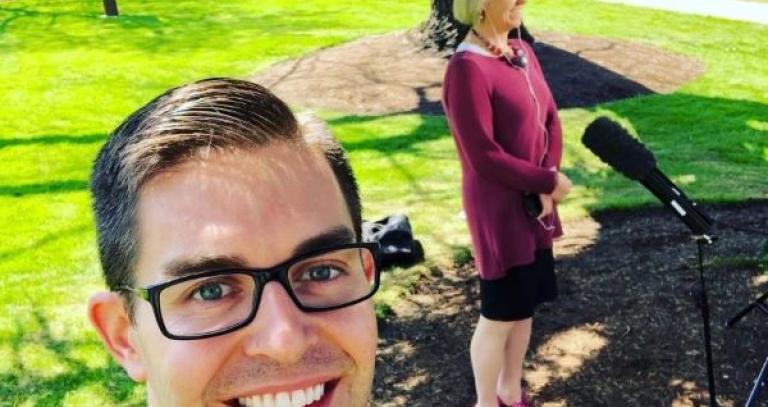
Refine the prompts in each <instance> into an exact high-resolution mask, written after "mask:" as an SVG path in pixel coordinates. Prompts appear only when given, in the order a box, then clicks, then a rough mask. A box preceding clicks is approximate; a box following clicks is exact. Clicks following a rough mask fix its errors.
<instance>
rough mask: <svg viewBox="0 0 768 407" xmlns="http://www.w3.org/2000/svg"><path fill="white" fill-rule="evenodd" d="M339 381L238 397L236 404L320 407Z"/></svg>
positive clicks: (271, 406) (253, 406)
mask: <svg viewBox="0 0 768 407" xmlns="http://www.w3.org/2000/svg"><path fill="white" fill-rule="evenodd" d="M337 382H338V380H334V381H330V382H325V383H319V384H316V385H312V386H307V387H305V388H302V389H296V390H291V391H280V392H275V393H262V394H255V395H252V396H246V397H238V398H237V404H235V405H237V406H240V407H305V406H309V407H319V406H322V405H324V402H325V401H327V399H328V398H329V396H330V393H331V392H332V391H333V388H334V387H335V386H336V383H337Z"/></svg>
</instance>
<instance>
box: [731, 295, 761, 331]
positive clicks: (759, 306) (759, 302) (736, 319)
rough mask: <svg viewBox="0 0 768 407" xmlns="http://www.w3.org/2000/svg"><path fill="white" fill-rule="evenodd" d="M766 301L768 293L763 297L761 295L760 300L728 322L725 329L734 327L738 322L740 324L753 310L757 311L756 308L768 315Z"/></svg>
mask: <svg viewBox="0 0 768 407" xmlns="http://www.w3.org/2000/svg"><path fill="white" fill-rule="evenodd" d="M766 299H768V292H766V293H764V294H763V295H761V296H760V298H758V299H756V300H755V301H753V302H752V303H751V304H749V305H747V306H746V307H744V309H742V310H741V311H739V312H738V313H737V314H736V315H734V316H733V317H731V319H729V320H728V322H726V323H725V327H726V328H730V327H732V326H733V325H735V324H736V323H737V322H739V320H741V319H742V318H744V316H745V315H747V314H749V313H750V312H751V311H752V310H753V309H755V307H758V308H759V309H760V311H763V312H765V313H768V311H766V310H765V302H764V301H765V300H766Z"/></svg>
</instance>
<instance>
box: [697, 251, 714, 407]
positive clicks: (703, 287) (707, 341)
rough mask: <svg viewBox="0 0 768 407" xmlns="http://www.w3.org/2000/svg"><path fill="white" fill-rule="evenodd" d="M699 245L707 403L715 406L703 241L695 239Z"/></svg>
mask: <svg viewBox="0 0 768 407" xmlns="http://www.w3.org/2000/svg"><path fill="white" fill-rule="evenodd" d="M697 243H698V247H699V282H700V284H701V286H700V291H699V298H700V300H701V302H700V304H701V318H702V320H703V322H704V351H705V352H706V355H707V380H708V382H709V405H710V406H711V407H717V406H718V404H717V395H716V393H715V368H714V364H713V363H712V336H711V334H710V331H709V300H708V298H707V285H706V280H705V278H704V249H703V245H704V242H702V241H701V240H698V241H697Z"/></svg>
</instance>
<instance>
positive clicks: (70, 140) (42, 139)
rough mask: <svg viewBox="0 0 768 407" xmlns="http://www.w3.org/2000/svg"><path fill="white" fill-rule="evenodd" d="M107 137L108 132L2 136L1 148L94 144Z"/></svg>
mask: <svg viewBox="0 0 768 407" xmlns="http://www.w3.org/2000/svg"><path fill="white" fill-rule="evenodd" d="M106 139H107V135H106V134H84V135H79V136H72V135H66V134H62V135H58V134H57V135H46V136H38V137H8V138H6V137H0V148H3V147H15V146H30V145H40V144H42V145H54V144H94V143H102V142H104V141H105V140H106Z"/></svg>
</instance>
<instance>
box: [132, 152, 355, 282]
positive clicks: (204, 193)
mask: <svg viewBox="0 0 768 407" xmlns="http://www.w3.org/2000/svg"><path fill="white" fill-rule="evenodd" d="M138 221H139V228H140V233H139V236H140V250H139V262H140V263H144V265H145V266H147V267H148V268H151V269H153V270H156V271H159V269H160V268H161V267H162V266H161V265H164V264H168V263H171V262H174V261H177V260H179V259H181V261H186V260H187V259H189V258H195V257H211V256H213V257H217V256H229V257H239V258H243V259H245V261H246V262H247V263H249V264H250V265H252V266H260V265H270V264H272V263H274V262H276V261H278V260H282V259H283V257H287V256H290V255H291V254H292V253H293V251H294V250H295V248H296V246H297V245H299V244H300V243H301V242H302V241H304V240H306V239H308V238H311V237H312V236H314V235H316V234H318V233H322V232H325V231H327V230H329V229H332V228H335V227H338V226H339V225H342V226H345V227H348V228H349V229H350V230H352V229H353V227H352V221H351V218H350V216H349V213H348V211H347V209H346V204H345V202H344V199H343V195H342V194H341V190H340V188H339V186H338V184H337V182H336V180H335V177H334V175H333V171H332V170H331V168H330V165H329V164H328V163H327V161H325V159H324V157H322V156H319V155H318V154H317V153H315V152H312V151H311V150H310V149H295V148H291V146H290V145H287V146H282V147H281V146H275V148H270V147H267V148H264V149H258V150H254V151H250V150H245V151H236V152H216V153H211V154H210V155H208V156H201V158H200V159H199V160H189V161H188V162H186V163H182V164H179V165H178V166H176V167H175V168H172V169H169V170H168V171H166V172H164V173H163V174H158V176H156V177H155V178H153V179H151V180H150V181H149V182H147V183H146V184H145V187H144V189H143V191H142V195H141V198H140V200H139V212H138ZM149 263H151V264H149ZM153 279H154V278H153Z"/></svg>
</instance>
